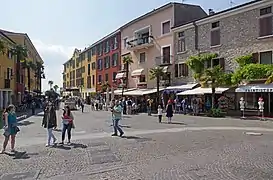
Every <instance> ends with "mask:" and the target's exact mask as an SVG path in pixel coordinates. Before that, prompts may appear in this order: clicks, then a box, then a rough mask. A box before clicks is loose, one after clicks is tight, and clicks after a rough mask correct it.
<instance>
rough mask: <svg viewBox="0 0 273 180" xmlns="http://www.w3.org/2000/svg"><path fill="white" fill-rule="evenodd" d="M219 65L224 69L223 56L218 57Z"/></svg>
mask: <svg viewBox="0 0 273 180" xmlns="http://www.w3.org/2000/svg"><path fill="white" fill-rule="evenodd" d="M219 65H220V67H221V68H222V69H223V71H225V58H220V59H219Z"/></svg>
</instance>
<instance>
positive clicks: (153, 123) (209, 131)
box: [0, 112, 273, 180]
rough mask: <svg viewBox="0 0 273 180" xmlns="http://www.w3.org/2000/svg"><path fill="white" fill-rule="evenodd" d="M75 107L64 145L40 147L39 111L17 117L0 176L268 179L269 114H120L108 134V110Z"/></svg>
mask: <svg viewBox="0 0 273 180" xmlns="http://www.w3.org/2000/svg"><path fill="white" fill-rule="evenodd" d="M74 114H75V117H76V129H75V130H74V132H73V143H74V144H72V145H71V146H67V145H64V146H60V145H57V146H55V147H51V148H46V147H44V143H43V142H45V140H46V134H45V130H44V129H43V128H41V126H40V125H41V124H40V123H41V116H32V117H30V118H28V119H26V120H24V121H22V122H21V123H22V124H21V132H20V134H19V135H18V141H19V142H18V143H17V144H18V149H17V150H18V151H19V152H18V153H16V154H7V155H0V177H1V178H0V180H13V179H16V180H17V179H21V180H24V179H45V180H62V179H63V180H69V179H71V180H72V179H73V180H74V179H79V180H87V179H94V180H100V179H102V180H106V179H107V180H112V179H113V180H115V179H121V180H128V179H130V180H139V179H141V180H150V179H151V180H153V179H155V180H169V179H170V180H176V179H177V180H199V179H202V180H218V179H219V180H233V179H234V180H235V179H236V180H250V179H253V180H260V179H261V180H262V179H263V180H264V179H268V180H271V179H273V168H272V167H273V166H272V165H273V159H272V157H273V151H272V149H273V143H272V135H273V128H272V122H260V121H240V120H231V119H211V118H200V117H190V116H183V115H179V116H175V117H174V122H176V124H158V123H157V119H156V117H147V116H146V115H145V114H140V115H137V116H128V117H126V118H124V119H123V120H122V124H123V125H125V126H128V127H127V128H124V130H125V131H126V136H125V137H124V138H118V137H110V136H109V134H110V132H111V127H110V123H111V121H110V120H109V117H110V115H109V113H107V112H92V113H88V112H86V113H83V114H82V113H81V112H74ZM24 123H25V124H24ZM182 123H184V124H182ZM23 124H24V125H23ZM247 131H254V132H261V133H263V135H262V136H249V135H246V134H245V132H247ZM59 133H60V132H55V134H56V135H58V136H59ZM14 173H15V174H14Z"/></svg>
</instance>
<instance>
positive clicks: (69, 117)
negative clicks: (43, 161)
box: [60, 106, 75, 145]
mask: <svg viewBox="0 0 273 180" xmlns="http://www.w3.org/2000/svg"><path fill="white" fill-rule="evenodd" d="M62 119H63V131H62V142H61V143H60V144H64V139H65V133H66V131H67V136H68V141H67V144H68V145H70V143H71V142H70V140H71V129H72V128H75V126H74V122H73V121H74V117H73V114H72V112H71V110H70V108H69V106H66V107H65V108H64V112H63V116H62Z"/></svg>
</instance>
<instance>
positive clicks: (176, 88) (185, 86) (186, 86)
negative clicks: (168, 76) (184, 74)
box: [165, 83, 198, 91]
mask: <svg viewBox="0 0 273 180" xmlns="http://www.w3.org/2000/svg"><path fill="white" fill-rule="evenodd" d="M197 85H198V83H189V84H183V85H179V86H169V87H167V88H166V89H165V90H170V91H171V90H172V91H179V90H190V89H192V88H194V87H195V86H197Z"/></svg>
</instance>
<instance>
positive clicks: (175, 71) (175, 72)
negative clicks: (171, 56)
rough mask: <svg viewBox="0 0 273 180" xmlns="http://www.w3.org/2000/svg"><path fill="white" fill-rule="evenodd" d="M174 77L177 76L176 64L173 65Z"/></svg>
mask: <svg viewBox="0 0 273 180" xmlns="http://www.w3.org/2000/svg"><path fill="white" fill-rule="evenodd" d="M174 77H178V64H175V66H174Z"/></svg>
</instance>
